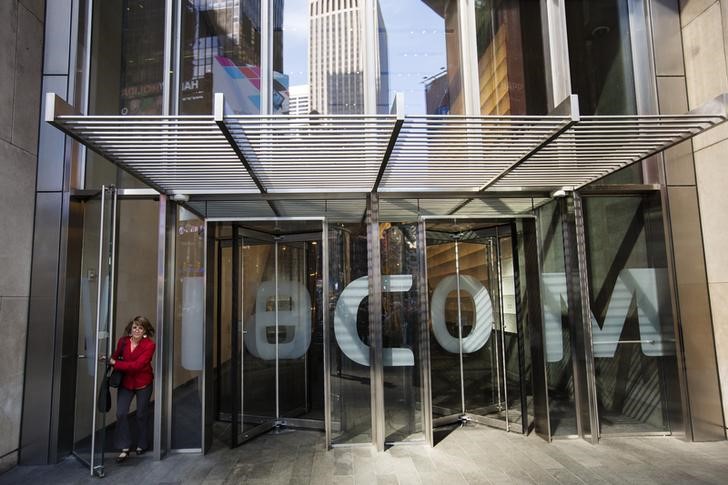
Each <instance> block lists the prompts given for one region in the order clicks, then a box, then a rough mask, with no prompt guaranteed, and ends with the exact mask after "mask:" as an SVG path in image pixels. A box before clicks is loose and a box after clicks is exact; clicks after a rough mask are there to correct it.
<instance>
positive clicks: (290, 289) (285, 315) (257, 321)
mask: <svg viewBox="0 0 728 485" xmlns="http://www.w3.org/2000/svg"><path fill="white" fill-rule="evenodd" d="M275 297H276V282H275V281H265V282H263V283H261V284H260V286H258V292H257V293H256V296H255V314H254V315H251V316H250V317H249V318H248V319H246V322H245V329H246V330H247V331H248V333H247V335H246V336H245V338H244V339H243V340H244V341H245V347H246V348H247V349H248V352H250V353H251V354H252V355H254V356H255V357H257V358H259V359H263V360H275V358H276V346H275V342H273V343H271V342H268V336H267V334H268V329H272V330H273V335H275V326H276V312H275V307H274V308H273V309H271V310H267V303H268V301H269V300H270V299H275ZM285 300H289V301H290V302H291V305H290V309H289V310H281V309H280V306H279V307H278V329H279V330H281V329H284V328H285V330H286V332H285V335H286V336H288V335H291V334H293V338H290V339H289V338H286V339H285V341H280V340H279V341H278V357H279V358H280V359H298V358H300V357H303V355H304V354H305V353H306V351H307V350H308V346H309V345H310V344H311V296H310V295H309V294H308V290H306V287H305V286H303V285H302V284H301V283H299V282H297V281H289V280H284V281H280V280H279V281H278V302H280V301H285ZM278 302H276V304H278Z"/></svg>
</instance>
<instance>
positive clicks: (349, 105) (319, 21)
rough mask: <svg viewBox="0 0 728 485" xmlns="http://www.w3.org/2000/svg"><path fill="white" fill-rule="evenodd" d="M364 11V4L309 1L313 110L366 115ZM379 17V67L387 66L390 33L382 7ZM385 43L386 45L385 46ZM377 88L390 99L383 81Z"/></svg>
mask: <svg viewBox="0 0 728 485" xmlns="http://www.w3.org/2000/svg"><path fill="white" fill-rule="evenodd" d="M364 8H365V7H364V5H362V0H340V1H336V2H333V1H330V0H310V1H309V13H310V17H311V30H310V33H309V35H310V57H309V85H310V89H311V109H313V110H316V111H317V112H319V113H322V114H351V113H363V112H364V49H363V46H362V38H361V35H360V32H361V31H362V23H363V21H364V18H363V13H364ZM377 13H378V20H379V27H380V28H379V30H380V33H379V36H378V37H377V39H376V42H377V44H380V45H377V46H373V47H374V49H375V52H377V63H380V62H382V61H384V62H385V63H386V32H385V30H384V24H383V23H382V22H381V19H382V17H381V15H380V14H379V7H378V6H377ZM382 40H384V41H385V45H381V43H382ZM382 50H384V52H385V55H384V56H382V55H381V54H382ZM376 67H379V66H376ZM375 72H377V73H379V72H380V69H376V70H375ZM377 87H378V89H379V92H380V93H381V92H384V93H385V96H386V93H387V89H386V86H384V87H382V86H380V81H379V79H377ZM377 102H378V103H379V96H378V99H377Z"/></svg>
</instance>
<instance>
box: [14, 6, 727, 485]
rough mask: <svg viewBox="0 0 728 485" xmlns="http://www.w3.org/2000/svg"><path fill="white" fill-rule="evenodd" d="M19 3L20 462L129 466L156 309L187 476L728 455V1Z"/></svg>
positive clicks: (165, 426) (161, 425)
mask: <svg viewBox="0 0 728 485" xmlns="http://www.w3.org/2000/svg"><path fill="white" fill-rule="evenodd" d="M7 3H8V6H4V7H2V8H5V9H9V10H8V12H6V14H7V15H5V16H4V18H6V19H8V21H9V22H10V24H11V25H13V26H14V28H13V29H4V30H3V32H4V34H3V35H5V36H11V37H12V39H10V38H8V42H7V43H8V45H14V46H16V47H15V50H14V54H13V55H12V56H11V58H9V59H6V60H5V61H4V62H5V63H6V65H7V69H5V70H4V72H5V74H4V76H5V77H6V78H7V79H8V85H9V86H10V85H12V86H14V88H13V89H12V90H10V92H12V93H13V95H12V96H8V95H6V96H5V98H6V100H9V101H8V102H7V106H8V107H11V108H12V109H10V108H9V109H8V110H5V111H4V113H6V114H4V115H3V118H4V119H5V120H6V121H5V122H4V123H3V126H5V127H6V128H7V129H6V130H5V135H3V137H2V142H0V143H2V146H3V147H4V148H3V150H4V152H5V155H4V160H3V163H2V170H3V177H2V179H1V180H0V183H2V184H3V191H2V193H3V194H5V197H7V201H8V203H7V204H3V207H2V208H0V210H1V211H2V213H3V221H6V224H8V226H10V225H12V227H13V228H14V230H13V231H5V232H4V234H5V235H4V236H2V237H3V243H2V246H0V247H1V249H0V252H1V253H0V256H1V258H0V259H2V260H3V261H6V262H7V265H8V268H10V271H6V274H5V276H3V278H2V280H0V282H1V283H2V286H0V324H1V325H2V327H3V328H4V329H6V330H11V329H12V330H18V331H17V332H10V331H9V332H8V334H12V335H13V338H12V339H10V340H6V341H5V343H4V344H3V345H7V346H8V348H7V349H6V351H5V352H3V355H4V356H5V357H4V358H7V359H8V365H3V366H0V368H1V369H2V370H0V378H1V379H2V381H0V382H1V383H2V389H3V397H2V399H3V401H4V402H3V403H2V408H3V409H4V410H5V411H4V412H3V416H2V422H1V423H0V425H1V426H2V428H1V429H2V430H3V436H4V437H5V438H4V439H3V441H2V442H1V444H2V448H1V449H0V456H1V457H2V463H3V465H2V466H3V467H4V468H7V467H10V466H13V465H14V464H15V463H20V464H38V463H53V462H57V461H58V460H60V459H61V458H63V457H64V456H67V455H68V454H74V455H75V456H77V457H78V458H79V459H80V460H81V461H82V462H84V463H85V464H86V465H87V466H88V467H89V470H90V471H91V472H92V473H97V474H101V473H103V459H104V451H108V450H110V440H109V442H108V443H107V440H106V435H107V434H108V433H110V432H111V431H112V430H113V426H114V420H115V418H114V413H113V409H112V412H110V413H101V412H98V411H97V406H96V398H97V393H98V386H99V382H100V379H101V373H102V370H103V367H102V365H101V364H98V357H100V356H102V355H104V354H105V353H106V352H107V351H108V349H109V348H110V346H113V345H114V343H115V341H116V339H117V338H118V337H119V336H120V332H121V331H122V329H123V328H124V326H125V323H126V322H127V321H129V319H131V318H132V317H133V316H135V315H138V314H143V315H147V316H148V317H150V319H151V320H152V321H153V323H154V325H155V326H156V328H157V330H158V334H157V343H158V352H157V354H156V356H155V361H154V368H155V374H156V379H155V383H154V386H155V388H154V398H153V403H152V406H153V409H154V412H153V419H152V420H151V423H150V427H151V428H152V429H151V432H152V433H153V436H154V454H155V456H156V457H157V458H159V459H161V458H163V457H164V456H165V455H166V454H167V453H170V452H173V451H180V450H182V451H192V452H199V453H204V452H205V451H206V450H207V449H208V448H209V447H210V445H211V443H212V441H213V439H222V440H224V441H225V443H226V444H228V445H230V446H239V445H243V446H244V443H245V442H246V441H248V440H249V439H252V438H254V437H255V436H257V435H259V434H261V433H264V432H267V431H268V430H270V429H273V428H277V427H281V426H292V427H305V428H314V429H320V430H321V431H323V432H324V433H325V435H326V442H327V445H328V446H331V447H335V446H356V445H361V444H371V445H373V446H375V447H377V448H378V449H383V447H384V446H385V444H386V445H396V444H399V443H403V442H407V443H411V442H420V443H422V444H423V445H434V444H435V441H436V440H435V434H436V433H435V431H436V430H437V429H439V428H440V427H441V426H443V425H446V424H450V423H454V422H458V421H464V420H465V421H466V420H473V421H476V422H480V423H483V424H486V425H489V426H494V427H498V428H502V429H503V430H504V432H516V433H524V434H525V433H531V432H534V433H537V434H539V435H540V436H542V437H543V438H544V439H546V440H552V439H558V438H562V437H575V436H576V437H581V438H583V439H586V440H587V441H589V442H591V443H594V444H597V443H598V441H599V439H600V438H601V437H604V436H610V435H623V434H634V435H670V436H675V437H678V438H682V439H686V440H688V441H707V440H724V439H725V438H726V420H725V415H726V411H728V397H726V392H727V390H728V387H727V386H728V330H726V326H727V325H728V317H726V314H727V312H728V307H727V306H726V305H728V304H727V303H726V302H727V301H728V298H726V295H725V293H726V292H728V290H727V289H726V288H728V286H727V285H728V260H726V256H725V255H724V254H725V251H722V249H723V246H724V245H725V241H726V236H728V235H727V234H726V233H725V224H724V223H723V220H724V217H723V207H725V202H726V200H725V198H726V196H725V195H724V191H722V190H721V186H720V185H721V181H722V180H724V179H725V176H726V172H727V171H728V169H727V168H726V167H725V166H724V165H725V164H724V163H722V157H723V155H722V153H723V151H724V150H723V149H724V148H725V144H726V138H728V132H726V130H728V128H726V126H728V125H727V124H725V123H724V124H721V123H722V122H723V121H725V120H726V119H727V118H728V114H727V113H726V104H725V99H726V98H725V97H722V95H723V93H726V92H728V31H727V30H726V22H728V10H726V9H727V8H728V5H727V4H725V2H722V1H715V2H711V1H703V2H698V1H694V0H691V1H678V0H674V1H667V2H666V1H663V0H661V1H654V0H609V1H602V2H577V1H566V0H564V1H528V0H500V1H498V0H483V1H479V0H407V1H395V0H379V1H377V0H310V1H307V0H288V1H282V0H276V1H273V0H234V1H233V0H230V1H214V2H213V1H201V0H194V1H193V0H189V1H187V0H183V1H179V2H177V1H172V0H166V1H165V0H135V1H133V2H132V1H127V0H113V1H104V2H100V1H94V0H59V1H57V2H56V1H54V2H47V3H46V5H45V8H42V5H41V4H42V2H30V1H13V2H7ZM41 42H42V45H43V46H44V47H43V49H42V50H41V47H40V46H41ZM294 87H295V89H294ZM41 105H42V106H41ZM301 106H306V108H305V109H304V108H301ZM7 113H10V114H7ZM714 126H716V127H715V128H714ZM36 134H37V140H36ZM33 208H34V213H33ZM33 214H34V215H33ZM16 228H17V230H15V229H16Z"/></svg>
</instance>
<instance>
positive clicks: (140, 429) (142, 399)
mask: <svg viewBox="0 0 728 485" xmlns="http://www.w3.org/2000/svg"><path fill="white" fill-rule="evenodd" d="M152 389H153V386H152V385H151V384H149V385H148V386H147V387H144V388H142V389H125V388H123V387H119V388H118V389H117V393H116V396H117V398H116V430H115V432H114V445H116V447H117V448H119V449H122V450H123V449H130V448H131V430H130V429H129V405H130V404H131V400H132V398H133V397H134V396H136V405H137V410H136V421H137V435H138V436H137V447H139V448H141V449H143V450H146V449H147V448H149V438H148V436H147V418H148V417H149V400H150V399H151V397H152Z"/></svg>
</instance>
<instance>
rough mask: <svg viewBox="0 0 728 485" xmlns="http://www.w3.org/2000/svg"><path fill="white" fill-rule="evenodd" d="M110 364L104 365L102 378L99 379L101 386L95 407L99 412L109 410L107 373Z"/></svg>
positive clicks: (109, 395)
mask: <svg viewBox="0 0 728 485" xmlns="http://www.w3.org/2000/svg"><path fill="white" fill-rule="evenodd" d="M110 370H111V366H110V365H107V366H106V372H105V373H104V378H103V379H101V387H100V388H99V398H98V400H97V401H96V409H98V411H99V412H100V413H108V412H109V410H111V390H110V389H109V375H110V372H109V371H110Z"/></svg>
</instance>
